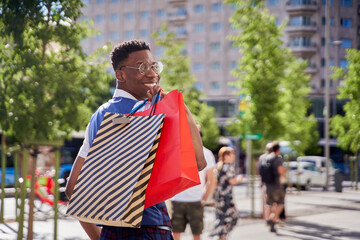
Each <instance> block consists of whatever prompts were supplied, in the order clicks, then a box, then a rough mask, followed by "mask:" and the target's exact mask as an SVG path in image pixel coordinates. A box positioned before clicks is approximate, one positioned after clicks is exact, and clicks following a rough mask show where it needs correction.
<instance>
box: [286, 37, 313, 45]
mask: <svg viewBox="0 0 360 240" xmlns="http://www.w3.org/2000/svg"><path fill="white" fill-rule="evenodd" d="M312 45H313V44H311V40H310V38H309V37H295V38H291V39H290V46H292V47H300V46H301V47H311V46H312Z"/></svg>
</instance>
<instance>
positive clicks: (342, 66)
mask: <svg viewBox="0 0 360 240" xmlns="http://www.w3.org/2000/svg"><path fill="white" fill-rule="evenodd" d="M348 65H349V62H348V61H347V60H346V59H341V60H340V67H341V68H347V67H348Z"/></svg>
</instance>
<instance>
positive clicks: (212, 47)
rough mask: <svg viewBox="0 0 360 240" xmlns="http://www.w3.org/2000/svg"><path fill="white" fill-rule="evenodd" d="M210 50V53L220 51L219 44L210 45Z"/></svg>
mask: <svg viewBox="0 0 360 240" xmlns="http://www.w3.org/2000/svg"><path fill="white" fill-rule="evenodd" d="M210 49H211V50H212V51H219V50H220V49H221V45H220V43H219V42H213V43H210Z"/></svg>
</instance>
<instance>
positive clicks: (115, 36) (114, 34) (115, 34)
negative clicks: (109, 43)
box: [110, 32, 119, 40]
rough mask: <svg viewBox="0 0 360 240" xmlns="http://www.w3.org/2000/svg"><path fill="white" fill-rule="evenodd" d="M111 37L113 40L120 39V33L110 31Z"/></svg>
mask: <svg viewBox="0 0 360 240" xmlns="http://www.w3.org/2000/svg"><path fill="white" fill-rule="evenodd" d="M110 39H111V40H118V39H119V33H117V32H111V33H110Z"/></svg>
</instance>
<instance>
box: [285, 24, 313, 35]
mask: <svg viewBox="0 0 360 240" xmlns="http://www.w3.org/2000/svg"><path fill="white" fill-rule="evenodd" d="M285 30H286V32H288V33H290V34H291V33H315V32H316V31H317V27H316V22H310V23H300V24H289V25H288V26H287V27H286V29H285Z"/></svg>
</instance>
